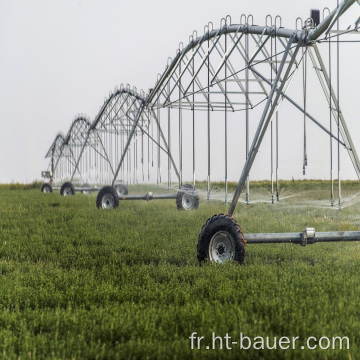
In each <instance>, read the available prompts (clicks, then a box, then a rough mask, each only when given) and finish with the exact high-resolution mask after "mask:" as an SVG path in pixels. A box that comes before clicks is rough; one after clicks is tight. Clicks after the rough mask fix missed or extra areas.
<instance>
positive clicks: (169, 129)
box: [168, 83, 171, 189]
mask: <svg viewBox="0 0 360 360" xmlns="http://www.w3.org/2000/svg"><path fill="white" fill-rule="evenodd" d="M168 88H169V89H170V83H169V87H168ZM170 118H171V114H170V107H168V146H169V154H168V189H171V161H170V151H171V123H170Z"/></svg>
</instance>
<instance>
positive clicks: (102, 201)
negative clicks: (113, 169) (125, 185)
mask: <svg viewBox="0 0 360 360" xmlns="http://www.w3.org/2000/svg"><path fill="white" fill-rule="evenodd" d="M118 206H119V198H118V195H117V192H116V190H115V189H114V188H113V187H112V186H104V187H103V188H101V189H100V191H99V192H98V195H97V198H96V207H97V208H98V209H100V208H102V209H114V208H117V207H118Z"/></svg>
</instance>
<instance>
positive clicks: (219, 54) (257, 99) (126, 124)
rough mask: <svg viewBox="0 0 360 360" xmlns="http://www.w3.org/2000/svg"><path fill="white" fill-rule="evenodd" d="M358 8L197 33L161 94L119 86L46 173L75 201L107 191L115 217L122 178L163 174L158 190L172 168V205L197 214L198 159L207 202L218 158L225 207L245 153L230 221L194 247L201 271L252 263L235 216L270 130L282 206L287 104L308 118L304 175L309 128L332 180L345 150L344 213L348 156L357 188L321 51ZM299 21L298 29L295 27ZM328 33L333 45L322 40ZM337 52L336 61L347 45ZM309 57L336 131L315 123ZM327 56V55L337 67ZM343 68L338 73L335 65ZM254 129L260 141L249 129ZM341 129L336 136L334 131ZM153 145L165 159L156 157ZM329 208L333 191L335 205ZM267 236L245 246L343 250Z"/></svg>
mask: <svg viewBox="0 0 360 360" xmlns="http://www.w3.org/2000/svg"><path fill="white" fill-rule="evenodd" d="M355 2H356V1H355V0H343V1H342V2H341V3H340V4H339V5H338V6H337V7H336V8H335V9H334V10H333V11H332V12H330V11H328V15H327V16H326V17H325V16H323V17H324V19H323V20H322V21H320V12H314V13H313V14H312V15H313V16H312V17H311V18H310V19H308V20H306V21H305V22H304V23H303V22H302V21H301V20H300V21H299V19H298V20H297V21H296V28H295V29H289V28H284V27H282V24H281V18H280V17H278V16H277V17H276V18H274V19H273V18H272V17H271V16H267V17H266V24H265V25H264V26H259V25H254V24H253V18H252V16H247V17H246V16H244V15H242V16H241V17H240V22H239V23H238V24H233V23H232V21H231V18H230V16H228V17H226V18H224V19H222V21H221V26H220V28H219V29H214V27H213V24H212V23H209V24H208V25H207V26H205V28H204V32H203V34H202V35H200V36H198V34H197V33H196V32H194V33H193V35H192V36H190V38H189V43H188V44H187V45H186V46H184V45H183V44H180V47H179V50H178V51H177V53H176V56H175V57H174V59H169V61H168V64H167V66H166V68H165V71H164V72H163V73H162V74H161V75H159V76H158V80H157V82H156V83H155V86H154V87H153V88H152V89H150V91H149V93H148V94H147V95H145V93H144V92H143V91H140V92H139V93H138V92H137V90H136V88H133V89H130V86H126V87H124V86H120V88H119V89H115V91H114V92H113V93H111V94H110V95H109V97H108V98H107V99H105V101H104V104H103V106H102V107H101V108H100V111H99V113H98V114H97V116H96V117H95V119H94V121H93V122H90V121H89V119H87V118H85V117H84V116H79V117H77V118H76V119H75V120H74V122H73V123H72V125H71V128H70V130H69V132H68V134H67V135H66V136H65V137H64V136H62V135H61V134H59V135H57V137H56V138H55V140H54V142H53V144H52V146H51V148H50V150H49V151H48V153H47V157H50V158H51V162H50V164H51V165H50V166H51V169H52V172H53V174H54V175H55V177H57V178H60V179H62V180H64V179H66V180H68V181H69V182H68V183H66V184H67V185H66V187H65V188H64V185H63V187H62V190H61V192H62V193H64V194H65V193H69V194H71V193H72V194H73V193H74V191H73V190H72V188H71V186H72V185H71V182H72V181H75V182H82V183H85V182H91V183H96V184H111V186H106V187H104V188H102V189H101V190H100V192H99V194H98V199H97V206H98V207H100V206H102V207H105V208H108V207H116V205H118V202H119V197H118V195H117V194H116V192H114V186H115V185H116V183H117V181H118V180H119V179H123V180H126V182H127V183H131V182H133V183H136V182H138V178H139V175H140V178H141V179H142V180H143V181H144V180H145V178H147V180H150V177H151V176H150V174H151V173H152V172H153V171H151V169H150V167H151V168H155V169H156V171H155V172H156V179H157V180H156V182H157V183H158V184H159V183H160V182H162V177H163V174H162V171H163V169H164V168H167V182H168V188H171V184H172V176H174V174H175V176H176V178H177V181H178V182H179V188H180V192H181V193H180V195H179V194H178V195H173V196H170V198H176V199H177V203H182V205H181V206H180V207H179V206H178V208H184V209H187V208H192V205H193V204H196V206H195V207H197V205H198V199H197V198H195V197H194V188H195V183H196V166H195V165H196V162H199V161H196V160H197V159H198V158H199V154H200V157H201V163H202V164H204V163H205V164H206V167H207V169H206V178H207V198H208V199H210V196H211V181H210V180H211V169H212V166H213V161H214V160H213V158H214V154H215V155H219V154H220V153H221V157H222V160H221V161H220V163H221V166H223V167H224V182H225V202H226V201H227V197H228V193H227V181H228V171H229V167H228V163H229V152H230V151H231V152H232V153H234V152H235V153H239V154H240V152H241V148H242V149H243V150H245V151H243V152H244V153H245V154H244V161H243V167H242V171H241V175H240V179H239V182H238V185H237V188H236V191H235V193H234V195H233V198H232V201H231V203H230V206H229V211H228V214H227V215H214V216H213V217H211V218H209V219H208V221H207V222H206V223H205V225H204V226H203V228H202V230H201V233H200V235H199V240H198V259H199V261H200V262H201V261H203V260H205V259H206V258H209V259H210V260H214V261H220V262H222V261H225V260H237V261H240V262H242V261H243V258H244V255H245V250H244V244H245V240H244V235H243V234H242V231H241V229H240V227H239V226H238V224H237V223H236V221H235V220H234V219H233V218H232V216H233V214H234V211H235V208H236V206H237V204H238V201H239V197H240V195H241V193H242V191H243V190H244V189H246V201H247V202H248V201H249V173H250V170H251V168H252V165H253V163H254V161H255V158H256V156H257V154H258V152H259V149H260V146H261V144H262V142H263V139H264V137H265V134H266V133H267V132H268V131H269V130H270V131H269V132H270V134H271V184H272V189H271V192H272V202H274V199H275V198H276V199H277V200H279V182H278V180H279V176H278V167H279V163H278V161H279V147H278V142H279V121H278V116H279V109H280V107H281V105H282V104H283V103H284V102H288V103H289V104H291V106H293V107H294V109H296V110H297V111H299V112H300V113H301V114H302V116H303V119H304V156H303V171H304V173H305V168H306V166H307V150H306V141H307V140H306V121H307V120H310V121H312V122H313V123H314V124H315V125H316V126H318V127H319V129H320V130H321V131H323V132H325V133H326V134H327V135H328V136H329V139H330V144H331V146H330V151H331V182H332V181H333V169H332V151H333V150H332V149H333V146H332V143H333V142H334V143H336V144H337V148H338V162H339V163H338V180H339V181H338V198H339V208H341V187H340V156H339V151H340V147H343V148H344V149H346V151H347V152H348V155H349V157H350V159H351V162H352V164H353V166H354V169H355V172H356V174H357V176H358V177H359V179H360V161H359V158H358V155H357V153H356V149H355V146H354V143H353V140H352V138H351V134H350V131H349V129H348V127H347V125H346V121H345V117H344V113H343V112H342V109H340V104H339V79H337V84H336V86H337V89H335V87H334V81H332V76H331V68H330V66H329V67H327V66H326V65H325V61H324V60H323V58H322V55H321V52H320V50H319V47H320V46H322V43H325V44H326V43H328V44H329V48H330V44H331V42H334V41H333V40H332V34H333V31H334V30H333V28H334V25H335V24H338V20H339V18H340V17H341V16H342V14H343V13H344V12H345V11H346V10H347V9H348V8H350V7H351V6H352V5H353V4H354V3H355ZM324 14H325V12H324V13H323V15H324ZM299 23H300V24H301V26H300V28H297V27H298V26H297V25H298V24H299ZM359 23H360V18H359V19H358V21H357V22H356V23H355V26H354V28H352V29H348V30H346V31H340V30H339V29H337V31H336V35H335V36H336V40H335V42H337V45H338V44H339V37H340V36H341V35H344V34H348V33H357V32H358V29H359ZM323 34H325V37H322V38H321V36H323ZM337 51H338V53H339V47H337ZM308 58H310V61H311V63H312V71H313V74H314V73H315V74H316V77H317V78H318V81H319V84H320V86H321V88H322V91H323V94H324V98H325V102H326V104H327V106H328V109H330V110H329V113H330V114H329V117H330V120H329V122H328V123H327V124H328V125H330V126H326V125H324V123H323V122H322V121H319V119H317V118H316V116H315V115H313V114H311V113H310V111H309V109H308V106H307V96H306V86H307V78H308V72H309V71H308V68H309V66H308V65H307V63H308ZM330 58H331V53H330V52H329V61H330ZM337 66H338V69H339V61H338V62H337ZM338 71H339V70H338ZM299 72H300V73H301V75H302V79H301V81H302V85H303V91H302V92H303V98H302V100H301V101H299V100H296V99H295V98H294V97H293V96H290V95H289V89H290V87H291V84H292V82H293V81H294V79H295V77H296V74H297V73H299ZM338 74H339V72H338ZM253 113H255V114H256V116H255V117H254V116H252V118H251V119H250V114H253ZM239 123H243V126H242V131H241V138H239V137H238V138H237V141H236V144H235V146H234V144H233V146H232V147H231V150H230V149H229V148H230V146H229V144H230V142H231V141H229V139H230V137H231V135H232V132H233V130H232V128H231V126H234V124H239ZM199 124H200V125H199ZM219 124H220V125H219ZM332 124H333V126H332ZM251 126H252V127H253V129H254V131H253V132H251V131H250V128H251ZM333 128H337V131H334V129H333ZM214 132H215V135H216V141H214V135H213V134H214ZM250 135H252V136H250ZM251 138H252V139H251ZM189 144H191V145H192V146H189ZM154 147H155V150H156V151H157V154H154ZM220 148H221V149H220ZM274 148H275V150H274ZM204 149H205V150H204ZM215 157H216V156H215ZM218 157H219V156H218ZM239 157H240V156H239ZM274 157H275V160H274ZM204 160H206V161H204ZM146 162H147V166H146ZM274 163H275V164H274ZM164 164H165V166H164ZM166 165H167V166H166ZM185 167H187V168H189V167H191V173H192V183H193V185H186V186H182V185H183V174H184V169H185ZM146 173H147V174H146ZM274 178H275V179H274ZM274 180H275V182H274ZM183 193H185V196H183ZM118 194H119V192H118ZM99 196H100V198H99ZM129 198H131V199H145V200H149V199H152V198H153V194H152V193H149V194H147V195H145V196H142V197H137V196H133V197H129ZM158 198H169V196H165V195H164V196H159V197H158ZM122 199H125V197H123V198H122ZM194 199H195V200H194ZM333 202H334V194H333V186H332V189H331V203H332V204H333ZM268 235H269V234H261V236H257V235H256V234H255V235H251V234H250V235H246V236H247V237H248V238H249V239H250V240H251V241H250V242H254V243H256V242H265V243H266V242H287V241H290V242H291V241H292V242H295V243H301V244H302V245H306V244H308V243H309V244H311V243H314V242H316V241H341V238H342V235H341V234H336V236H335V237H333V236H332V235H331V234H330V235H329V234H328V233H326V234H325V233H324V234H321V236H320V235H319V236H320V237H316V235H315V230H314V229H305V231H304V232H303V233H300V234H290V235H289V234H284V235H279V234H275V235H276V236H275V237H274V236H272V235H270V237H269V236H268ZM289 237H290V238H291V239H290V240H289ZM359 237H360V236H359V234H358V233H356V234H355V233H353V234H346V238H343V240H349V239H350V240H351V241H353V240H359ZM285 238H286V239H285ZM308 239H309V241H308Z"/></svg>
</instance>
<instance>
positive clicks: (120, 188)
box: [114, 183, 129, 197]
mask: <svg viewBox="0 0 360 360" xmlns="http://www.w3.org/2000/svg"><path fill="white" fill-rule="evenodd" d="M114 189H115V190H116V192H117V194H118V196H119V197H121V196H123V195H127V194H128V193H129V189H128V187H127V186H126V184H123V183H120V184H119V183H117V184H115V185H114Z"/></svg>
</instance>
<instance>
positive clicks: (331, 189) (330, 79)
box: [329, 38, 334, 206]
mask: <svg viewBox="0 0 360 360" xmlns="http://www.w3.org/2000/svg"><path fill="white" fill-rule="evenodd" d="M331 71H332V69H331V41H330V38H329V120H330V124H329V127H330V132H331V133H332V96H331V88H332V78H331ZM330 202H331V206H334V176H333V141H332V137H331V136H330Z"/></svg>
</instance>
